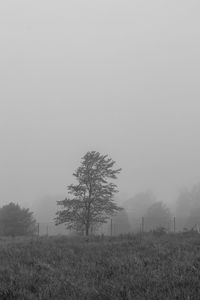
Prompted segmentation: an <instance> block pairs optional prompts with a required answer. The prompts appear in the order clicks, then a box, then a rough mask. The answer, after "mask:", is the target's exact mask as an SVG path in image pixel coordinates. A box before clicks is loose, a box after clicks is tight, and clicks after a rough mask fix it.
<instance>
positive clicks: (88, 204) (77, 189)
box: [56, 151, 121, 236]
mask: <svg viewBox="0 0 200 300" xmlns="http://www.w3.org/2000/svg"><path fill="white" fill-rule="evenodd" d="M114 164H115V162H114V161H113V160H112V159H111V158H108V155H101V154H100V153H99V152H96V151H91V152H87V153H86V154H85V156H84V157H83V158H82V161H81V165H80V167H79V168H78V169H77V170H76V171H75V173H74V174H73V176H75V178H76V180H77V181H78V183H77V184H71V185H69V186H68V195H69V197H67V198H66V199H64V200H61V201H57V204H58V205H59V206H61V207H62V209H61V210H60V211H58V212H57V217H56V225H59V224H62V223H65V224H66V227H67V228H68V229H74V230H76V231H83V230H84V231H85V234H86V236H88V234H89V231H90V229H91V227H92V226H94V225H98V224H102V223H106V221H107V219H108V218H109V217H110V216H112V215H114V214H115V213H116V212H117V211H120V210H121V207H119V206H117V204H116V203H115V202H114V194H115V193H117V192H118V190H117V186H116V185H115V184H114V183H113V182H110V181H109V179H117V175H118V174H119V173H120V171H121V169H113V166H114Z"/></svg>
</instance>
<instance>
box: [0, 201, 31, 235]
mask: <svg viewBox="0 0 200 300" xmlns="http://www.w3.org/2000/svg"><path fill="white" fill-rule="evenodd" d="M35 230H36V221H35V219H34V217H33V213H32V212H30V211H29V209H28V208H21V207H20V206H19V205H18V204H15V203H13V202H11V203H9V204H7V205H5V206H3V207H2V208H0V234H1V235H5V236H18V235H19V236H21V235H31V234H33V233H35Z"/></svg>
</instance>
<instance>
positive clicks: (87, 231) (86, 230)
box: [85, 224, 89, 236]
mask: <svg viewBox="0 0 200 300" xmlns="http://www.w3.org/2000/svg"><path fill="white" fill-rule="evenodd" d="M85 235H86V236H88V235H89V225H88V224H86V226H85Z"/></svg>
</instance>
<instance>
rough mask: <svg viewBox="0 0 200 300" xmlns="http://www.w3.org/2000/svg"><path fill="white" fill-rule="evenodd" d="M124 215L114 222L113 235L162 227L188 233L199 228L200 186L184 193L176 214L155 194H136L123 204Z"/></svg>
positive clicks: (181, 192)
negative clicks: (114, 233)
mask: <svg viewBox="0 0 200 300" xmlns="http://www.w3.org/2000/svg"><path fill="white" fill-rule="evenodd" d="M123 207H124V211H123V212H119V214H118V215H117V216H115V217H114V218H113V224H112V225H113V228H114V230H113V231H114V232H116V233H117V234H118V233H125V232H130V231H131V232H138V231H139V230H145V231H150V230H155V229H157V228H161V227H163V228H164V229H165V230H166V231H174V230H175V231H187V230H192V229H196V228H198V226H199V227H200V184H197V185H195V186H193V187H192V188H191V189H190V190H189V189H186V188H184V189H182V190H181V191H180V193H179V195H178V198H177V200H176V203H175V205H174V207H175V208H174V210H172V209H170V208H169V207H168V206H167V205H166V204H165V203H164V202H162V201H158V200H157V199H156V196H155V195H154V193H153V192H150V191H147V192H143V193H138V194H136V195H135V196H134V197H133V198H131V199H129V200H127V201H125V202H124V204H123Z"/></svg>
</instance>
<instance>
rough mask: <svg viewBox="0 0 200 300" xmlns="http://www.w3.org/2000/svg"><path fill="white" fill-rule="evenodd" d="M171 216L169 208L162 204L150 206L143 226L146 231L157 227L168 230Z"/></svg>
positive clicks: (157, 203) (156, 203)
mask: <svg viewBox="0 0 200 300" xmlns="http://www.w3.org/2000/svg"><path fill="white" fill-rule="evenodd" d="M171 219H172V216H171V212H170V210H169V208H168V207H167V206H166V205H165V204H163V203H162V202H155V203H154V204H152V205H151V206H150V207H149V209H148V210H147V213H146V215H145V217H144V224H145V228H146V229H147V230H153V229H156V228H158V227H164V228H166V229H168V228H169V227H170V222H171Z"/></svg>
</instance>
